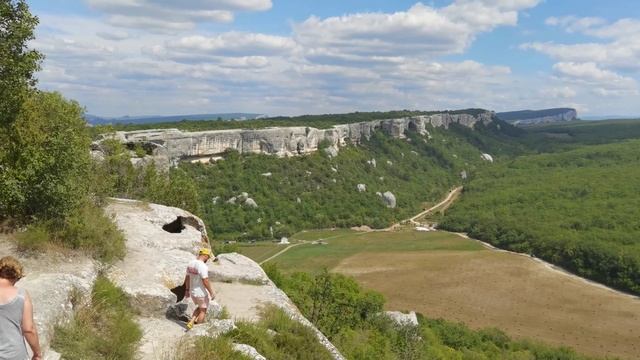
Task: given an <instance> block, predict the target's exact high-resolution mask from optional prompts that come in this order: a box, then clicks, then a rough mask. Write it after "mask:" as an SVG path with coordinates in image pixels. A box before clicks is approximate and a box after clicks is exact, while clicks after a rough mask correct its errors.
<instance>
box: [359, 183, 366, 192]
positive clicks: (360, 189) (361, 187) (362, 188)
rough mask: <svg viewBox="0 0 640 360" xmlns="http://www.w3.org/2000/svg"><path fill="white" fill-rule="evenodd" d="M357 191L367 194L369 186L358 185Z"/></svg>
mask: <svg viewBox="0 0 640 360" xmlns="http://www.w3.org/2000/svg"><path fill="white" fill-rule="evenodd" d="M357 189H358V192H365V191H367V185H365V184H358V186H357Z"/></svg>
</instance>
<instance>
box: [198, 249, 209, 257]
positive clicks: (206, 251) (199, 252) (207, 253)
mask: <svg viewBox="0 0 640 360" xmlns="http://www.w3.org/2000/svg"><path fill="white" fill-rule="evenodd" d="M198 255H207V256H209V257H211V250H210V249H209V248H201V249H200V251H198Z"/></svg>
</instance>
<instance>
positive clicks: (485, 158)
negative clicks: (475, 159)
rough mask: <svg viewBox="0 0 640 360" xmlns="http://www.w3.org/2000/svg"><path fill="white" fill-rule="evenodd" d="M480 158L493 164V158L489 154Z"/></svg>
mask: <svg viewBox="0 0 640 360" xmlns="http://www.w3.org/2000/svg"><path fill="white" fill-rule="evenodd" d="M480 157H481V158H482V160H484V161H488V162H493V156H491V155H489V154H482V155H481V156H480Z"/></svg>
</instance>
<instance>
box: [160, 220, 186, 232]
mask: <svg viewBox="0 0 640 360" xmlns="http://www.w3.org/2000/svg"><path fill="white" fill-rule="evenodd" d="M182 220H183V218H182V216H178V217H177V218H176V219H175V220H174V221H172V222H170V223H168V224H164V225H162V230H164V231H166V232H170V233H172V234H179V233H181V232H182V230H184V229H185V227H184V224H183V223H182Z"/></svg>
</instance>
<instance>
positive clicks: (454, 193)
mask: <svg viewBox="0 0 640 360" xmlns="http://www.w3.org/2000/svg"><path fill="white" fill-rule="evenodd" d="M461 191H462V186H458V187H457V188H455V189H453V190H451V191H450V192H449V194H447V196H446V197H445V198H444V199H443V200H442V201H440V202H439V203H437V204H435V205H433V206H432V207H430V208H428V209H426V210H424V211H422V212H420V213H418V214H417V215H414V216H412V217H410V218H408V219H406V220H403V221H400V222H397V223H395V224H393V225H391V226H389V227H388V228H385V229H379V230H371V231H393V230H395V229H397V228H398V227H399V226H400V225H402V224H403V223H412V224H414V223H415V222H416V219H419V218H421V217H423V216H425V215H427V214H429V213H430V212H432V211H434V210H436V209H438V208H440V207H449V206H450V205H451V203H452V202H453V201H454V200H455V199H456V197H457V196H458V194H459V193H460V192H461Z"/></svg>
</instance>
